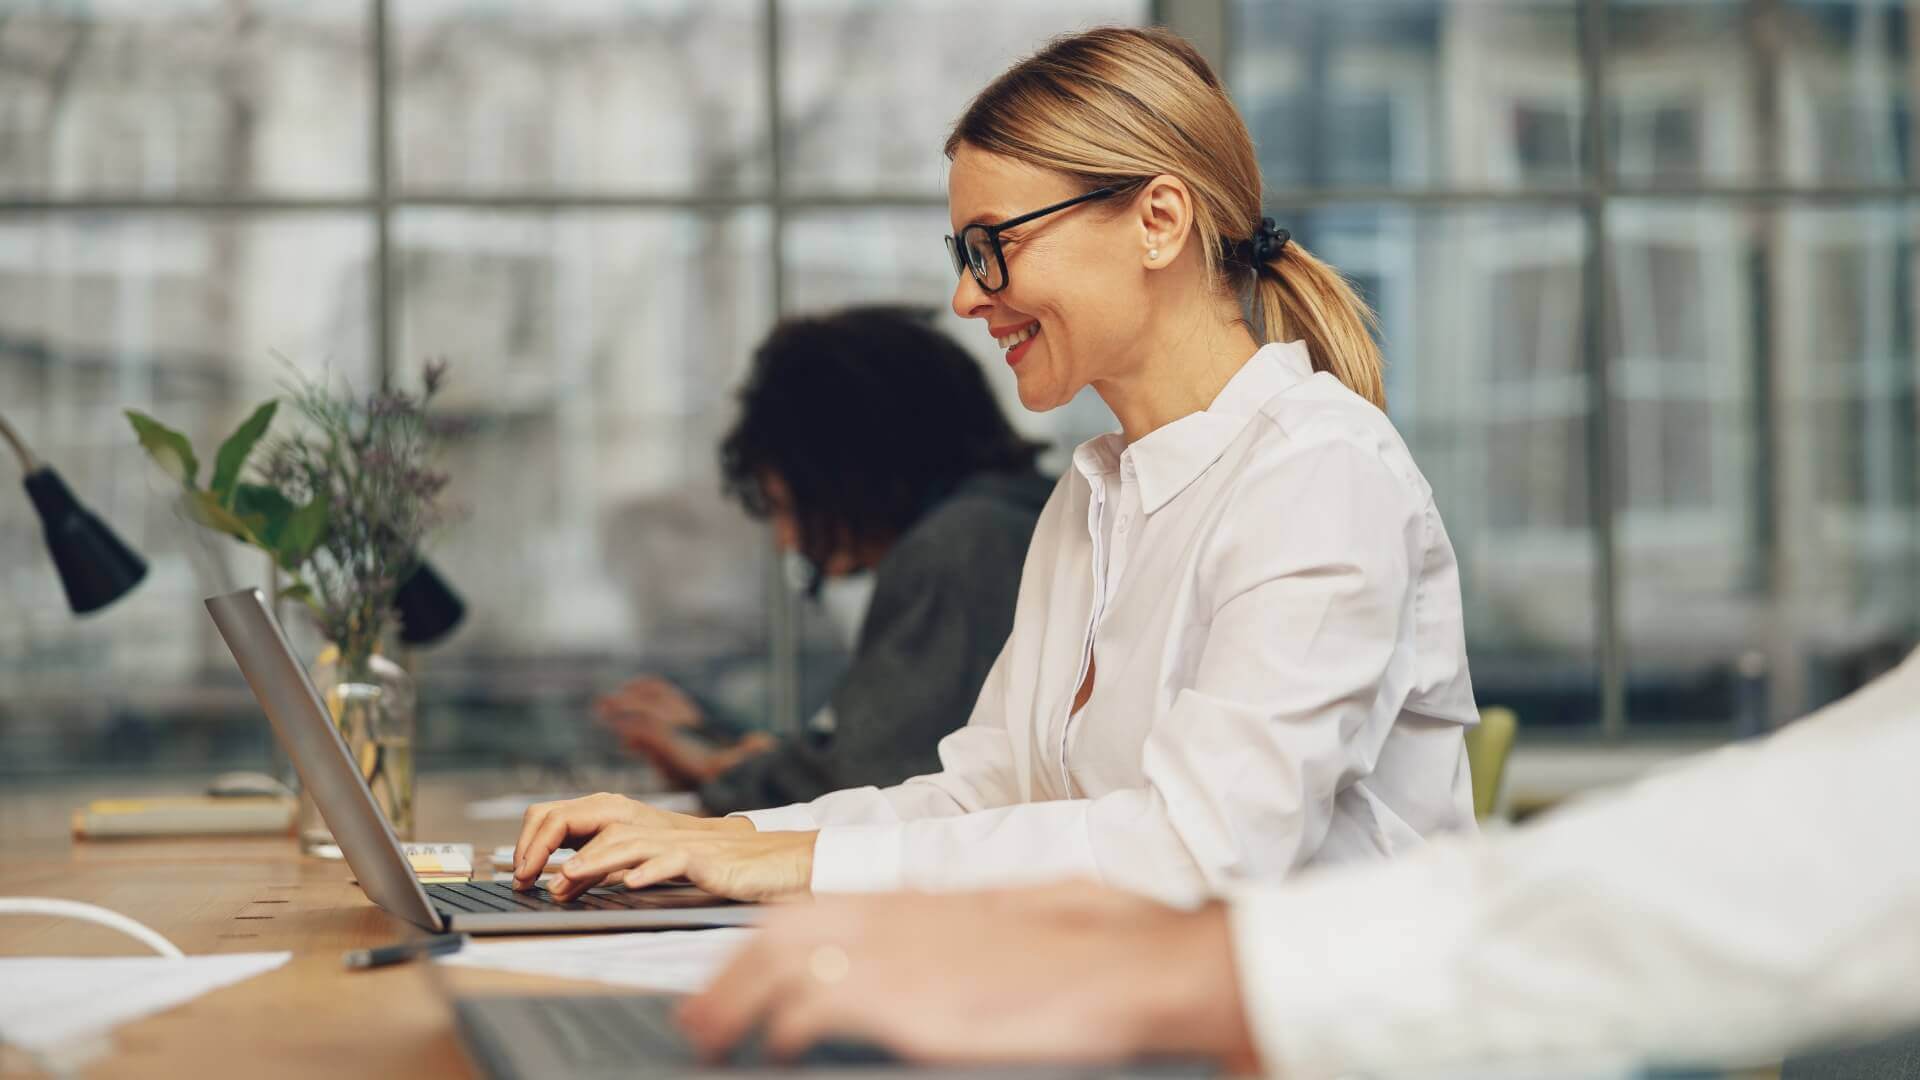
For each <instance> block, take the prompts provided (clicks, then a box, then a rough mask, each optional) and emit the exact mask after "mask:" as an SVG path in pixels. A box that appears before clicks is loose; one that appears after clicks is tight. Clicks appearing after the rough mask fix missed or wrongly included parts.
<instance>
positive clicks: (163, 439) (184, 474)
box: [127, 409, 200, 491]
mask: <svg viewBox="0 0 1920 1080" xmlns="http://www.w3.org/2000/svg"><path fill="white" fill-rule="evenodd" d="M127 422H128V423H131V424H132V425H133V433H134V434H135V435H136V436H138V437H139V439H140V445H141V446H142V447H144V448H145V449H146V451H147V456H148V457H150V458H152V459H153V463H154V464H155V465H158V466H160V469H161V471H162V472H165V473H166V474H167V475H168V476H171V477H173V478H174V479H175V480H178V481H180V483H181V484H183V485H185V486H186V488H187V490H188V491H192V490H193V487H194V485H195V484H196V483H198V482H199V479H200V459H199V458H196V457H194V456H193V444H192V443H190V442H188V441H187V437H186V436H185V435H182V434H180V433H179V432H177V431H175V430H173V429H172V428H170V427H168V426H167V425H165V424H163V423H161V422H160V421H158V420H155V419H154V418H153V417H151V416H148V415H147V414H146V413H143V412H141V411H139V410H138V409H128V410H127Z"/></svg>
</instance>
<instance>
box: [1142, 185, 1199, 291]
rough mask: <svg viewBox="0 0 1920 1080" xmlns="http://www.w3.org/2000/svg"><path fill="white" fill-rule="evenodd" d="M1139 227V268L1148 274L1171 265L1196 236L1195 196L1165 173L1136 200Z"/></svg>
mask: <svg viewBox="0 0 1920 1080" xmlns="http://www.w3.org/2000/svg"><path fill="white" fill-rule="evenodd" d="M1133 206H1134V215H1135V219H1136V220H1137V222H1138V223H1139V226H1140V264H1141V265H1142V266H1144V267H1146V268H1147V269H1149V270H1158V269H1160V268H1161V267H1164V266H1170V265H1172V263H1173V261H1174V260H1175V259H1177V258H1179V257H1180V252H1181V251H1183V250H1185V249H1186V246H1187V241H1188V240H1189V239H1190V238H1191V237H1192V235H1193V193H1192V192H1191V191H1189V190H1188V189H1187V185H1186V182H1185V181H1184V180H1181V179H1180V178H1179V177H1177V176H1173V175H1170V174H1167V173H1162V174H1161V175H1159V176H1156V177H1154V178H1153V179H1151V180H1149V181H1147V184H1146V186H1145V187H1143V188H1141V189H1140V193H1139V194H1138V195H1136V196H1134V202H1133Z"/></svg>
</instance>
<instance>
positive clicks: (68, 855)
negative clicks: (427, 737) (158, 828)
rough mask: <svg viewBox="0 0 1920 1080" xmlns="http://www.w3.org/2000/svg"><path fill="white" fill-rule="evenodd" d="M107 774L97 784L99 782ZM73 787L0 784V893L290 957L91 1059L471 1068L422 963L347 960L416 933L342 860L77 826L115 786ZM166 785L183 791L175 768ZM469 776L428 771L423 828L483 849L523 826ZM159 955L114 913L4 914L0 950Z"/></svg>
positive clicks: (138, 1027)
mask: <svg viewBox="0 0 1920 1080" xmlns="http://www.w3.org/2000/svg"><path fill="white" fill-rule="evenodd" d="M96 789H98V790H96ZM168 789H169V785H166V784H136V783H131V782H128V781H126V780H120V781H117V782H115V783H114V784H112V785H87V786H84V787H83V786H73V787H63V788H55V789H46V790H41V791H29V792H25V793H12V792H9V793H6V794H4V795H0V895H9V896H50V897H61V898H65V899H71V900H83V901H86V902H88V903H93V904H100V905H102V906H104V907H108V908H112V909H113V910H115V911H118V912H121V913H123V914H125V915H129V916H131V917H133V918H135V919H138V920H140V921H141V922H143V923H146V924H147V925H148V926H151V927H153V928H154V929H155V930H157V931H159V932H160V933H161V934H163V935H165V936H166V937H167V938H168V939H169V940H171V941H172V942H173V943H174V944H176V945H178V946H180V948H181V949H182V950H183V951H184V952H186V953H188V954H189V955H200V954H206V953H235V952H277V951H281V950H288V951H291V952H292V953H293V959H292V960H291V961H289V962H288V963H287V965H286V966H285V967H282V968H280V969H279V970H277V971H272V972H269V973H267V974H265V975H261V976H259V977H257V978H253V979H249V980H247V981H245V982H242V983H239V984H238V985H235V986H230V987H227V988H225V989H223V990H217V991H214V992H213V993H211V994H207V995H206V996H204V997H200V998H196V999H194V1000H193V1001H191V1002H189V1003H187V1004H185V1005H182V1006H179V1007H177V1008H174V1009H171V1010H168V1011H166V1012H163V1013H160V1014H159V1015H157V1016H153V1017H149V1018H147V1019H145V1020H139V1021H135V1022H133V1023H130V1024H126V1025H124V1026H122V1027H119V1028H117V1029H115V1031H114V1033H113V1036H112V1038H113V1044H114V1051H113V1054H112V1056H111V1057H109V1058H108V1059H106V1060H105V1061H104V1062H102V1063H100V1064H98V1065H96V1066H95V1067H94V1068H92V1069H89V1070H88V1072H87V1074H86V1075H88V1076H104V1077H117V1076H129V1077H133V1076H138V1077H167V1076H182V1077H186V1076H191V1077H195V1078H196V1080H205V1078H209V1077H225V1076H276V1077H278V1076H295V1077H298V1076H316V1077H317V1076H329V1077H338V1076H354V1077H385V1076H410V1077H443V1076H444V1077H467V1076H472V1075H474V1074H473V1072H472V1070H471V1067H470V1066H469V1064H468V1063H467V1060H466V1058H465V1057H464V1056H463V1055H462V1053H461V1051H460V1049H459V1046H458V1044H457V1042H456V1040H455V1037H454V1031H453V1021H452V1016H451V1014H450V1012H449V1010H448V1009H447V1007H446V1004H445V1002H443V1001H441V1000H440V999H439V997H438V996H437V994H436V993H435V992H434V990H433V989H432V988H431V987H430V986H429V984H428V980H427V978H426V971H425V969H424V967H423V966H422V965H420V964H417V963H409V964H401V965H396V966H393V967H387V968H380V969H377V970H373V971H361V972H348V971H346V970H345V969H344V968H342V966H341V963H340V956H341V954H342V953H343V952H345V951H346V950H348V949H356V948H365V947H368V946H372V945H380V944H384V943H387V942H391V941H395V940H398V939H400V938H404V937H410V936H413V935H416V934H418V933H420V932H421V931H419V930H416V929H415V928H414V927H412V926H411V925H409V924H407V923H404V922H402V921H400V920H399V919H397V918H395V917H393V916H391V915H388V914H387V913H386V912H384V911H381V910H380V909H379V908H376V907H374V906H373V904H372V903H371V902H370V901H369V900H367V898H366V896H365V895H364V894H362V893H361V891H360V888H359V886H357V885H351V884H349V883H348V880H349V877H350V873H349V871H348V868H347V866H346V864H345V863H343V862H328V861H322V860H318V859H308V858H302V857H301V855H300V853H299V849H298V846H297V845H296V844H295V842H294V840H293V839H292V838H291V837H288V838H286V839H271V840H264V839H207V840H112V841H91V842H89V841H79V842H76V841H73V840H71V839H70V838H68V837H67V836H66V830H65V822H66V818H67V815H68V814H69V812H70V811H71V810H72V809H73V807H75V806H77V805H79V804H80V803H82V802H85V801H86V800H88V799H91V798H98V797H101V796H102V795H103V794H106V793H107V792H109V791H118V792H135V791H137V792H139V793H141V794H166V793H169V790H168ZM172 790H173V791H175V792H181V791H184V790H187V789H186V788H185V787H183V786H181V785H172ZM500 790H503V789H501V788H499V787H494V788H492V790H488V789H487V788H486V785H485V784H484V782H483V783H479V784H476V783H475V782H474V781H472V780H471V779H461V778H444V779H443V778H433V777H426V778H423V779H422V784H421V790H420V792H419V799H418V803H417V805H418V807H419V811H420V820H421V826H422V827H421V828H420V829H418V830H416V832H417V835H418V837H419V838H420V839H423V840H435V841H462V842H465V841H471V842H472V843H473V844H474V850H475V860H476V862H477V863H479V864H481V865H482V866H485V862H484V859H485V855H486V853H487V852H488V851H489V850H491V849H492V847H493V846H495V845H496V844H502V843H512V842H513V840H514V838H515V835H516V834H517V832H518V825H517V823H516V822H507V821H487V822H473V821H469V820H467V819H466V817H465V813H464V807H465V805H466V803H467V801H469V800H470V799H472V798H480V797H484V796H487V795H491V794H497V793H498V792H499V791H500ZM115 955H120V956H126V955H151V953H150V951H149V950H147V949H146V948H145V947H144V946H141V945H140V944H139V943H138V942H136V941H134V940H133V939H131V938H128V937H126V936H124V935H121V934H118V933H115V932H113V931H111V930H107V929H105V928H103V927H98V926H93V925H90V924H87V923H81V922H76V921H72V920H65V919H53V918H39V917H22V916H6V917H0V956H115ZM447 974H448V975H449V976H451V977H452V978H451V980H450V981H451V982H452V983H453V984H454V985H457V986H458V987H460V988H461V989H469V988H471V989H511V990H518V991H522V992H558V991H563V990H568V989H588V988H592V989H600V990H604V989H605V988H604V987H593V986H591V985H590V984H569V983H565V982H562V981H559V980H554V979H541V978H534V977H529V976H514V975H508V974H502V973H493V972H483V971H469V970H465V969H448V970H447Z"/></svg>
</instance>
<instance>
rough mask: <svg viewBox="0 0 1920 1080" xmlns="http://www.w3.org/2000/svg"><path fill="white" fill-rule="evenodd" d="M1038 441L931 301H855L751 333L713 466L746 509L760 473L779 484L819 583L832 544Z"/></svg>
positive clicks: (756, 507)
mask: <svg viewBox="0 0 1920 1080" xmlns="http://www.w3.org/2000/svg"><path fill="white" fill-rule="evenodd" d="M1042 449H1043V444H1041V443H1037V442H1033V441H1030V440H1028V439H1024V438H1022V437H1021V436H1020V435H1019V434H1018V433H1017V432H1015V431H1014V430H1013V426H1012V425H1011V424H1009V423H1008V422H1007V418H1006V416H1005V414H1003V413H1002V412H1001V411H1000V405H999V402H997V401H995V400H994V397H993V391H992V390H991V389H989V388H988V386H987V380H986V376H985V375H984V374H983V373H982V372H981V370H980V365H979V363H978V362H976V361H975V360H974V358H973V357H972V356H970V355H968V354H967V352H966V350H964V349H962V348H961V347H960V346H959V345H958V344H957V343H955V342H954V340H953V339H952V338H950V337H948V336H947V335H945V334H943V333H941V332H940V331H938V330H936V329H934V328H933V326H932V324H931V313H929V312H922V311H916V310H914V309H911V308H905V307H854V308H847V309H845V310H841V311H834V312H827V313H823V314H815V315H800V316H794V317H791V318H788V319H785V320H782V321H781V322H780V323H779V325H777V326H775V327H774V328H773V332H772V333H770V334H768V335H767V338H766V340H765V341H763V342H761V343H760V347H759V348H758V349H756V350H755V351H754V354H753V369H752V371H750V372H749V373H748V375H747V380H746V384H745V385H744V386H743V387H742V388H741V390H740V416H739V419H737V420H736V421H735V422H734V425H733V429H732V430H731V431H729V432H728V433H727V436H726V438H725V439H724V440H723V441H722V442H721V444H720V469H721V474H722V476H723V478H724V483H725V485H726V490H727V493H728V494H729V495H731V496H733V497H734V498H736V499H738V500H739V502H740V504H741V505H742V506H744V507H745V508H746V510H747V512H748V513H749V514H752V515H753V516H755V517H757V518H762V519H764V518H766V517H767V516H768V515H769V514H770V512H771V510H772V507H771V505H770V503H769V500H768V496H767V491H766V486H765V485H766V481H767V479H768V478H769V477H770V476H771V477H778V478H779V479H780V480H781V482H782V483H784V484H785V486H786V489H787V491H788V493H789V495H790V497H791V499H792V503H793V505H792V507H791V510H792V513H793V515H794V518H795V521H796V523H797V525H798V527H799V528H798V532H799V545H800V554H801V555H802V556H804V557H805V558H806V559H807V561H808V562H810V563H811V564H812V565H813V568H814V587H815V589H816V590H817V589H818V587H819V581H820V577H821V569H822V568H823V567H825V566H826V564H827V560H828V559H829V558H830V557H831V556H832V554H833V553H834V552H835V551H837V550H843V549H845V548H848V547H868V546H872V545H885V544H890V543H892V542H893V541H894V540H895V539H897V538H898V537H899V536H900V535H901V534H902V533H904V532H906V531H907V529H908V528H910V527H911V526H912V525H913V523H914V522H915V521H916V520H917V519H918V518H919V517H920V515H921V514H923V513H925V512H926V511H927V510H928V509H929V508H931V507H932V506H933V505H934V504H935V503H937V502H939V501H940V500H941V499H942V498H944V497H945V496H946V495H947V494H948V493H950V492H951V491H952V490H953V489H954V488H955V487H956V486H958V485H959V483H960V482H961V481H962V480H964V479H966V478H967V477H969V476H972V475H974V474H975V473H980V472H1014V471H1018V470H1021V469H1031V468H1033V467H1034V460H1035V458H1036V457H1037V456H1038V455H1039V453H1040V451H1041V450H1042Z"/></svg>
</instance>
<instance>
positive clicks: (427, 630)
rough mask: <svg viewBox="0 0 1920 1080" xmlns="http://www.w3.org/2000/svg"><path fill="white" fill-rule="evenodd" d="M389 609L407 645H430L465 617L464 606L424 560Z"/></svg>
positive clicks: (448, 632)
mask: <svg viewBox="0 0 1920 1080" xmlns="http://www.w3.org/2000/svg"><path fill="white" fill-rule="evenodd" d="M393 607H394V610H395V611H398V612H399V613H400V640H401V641H404V642H406V643H407V644H409V645H431V644H433V643H434V642H436V641H439V640H440V639H441V638H443V637H446V636H447V635H448V634H450V633H452V632H453V628H454V627H456V626H459V625H460V620H461V619H464V618H466V616H467V605H466V604H464V603H462V602H461V601H460V597H458V596H456V595H454V591H453V589H452V588H451V587H450V586H448V585H447V583H446V581H445V580H444V579H442V578H441V577H440V575H439V574H436V573H434V571H433V567H431V566H429V565H428V564H427V563H426V561H425V560H422V561H421V563H420V566H419V568H418V569H416V570H415V571H414V572H413V575H412V576H411V577H409V578H407V580H406V581H405V582H403V583H402V584H401V586H400V591H399V592H397V593H395V594H394V597H393Z"/></svg>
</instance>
